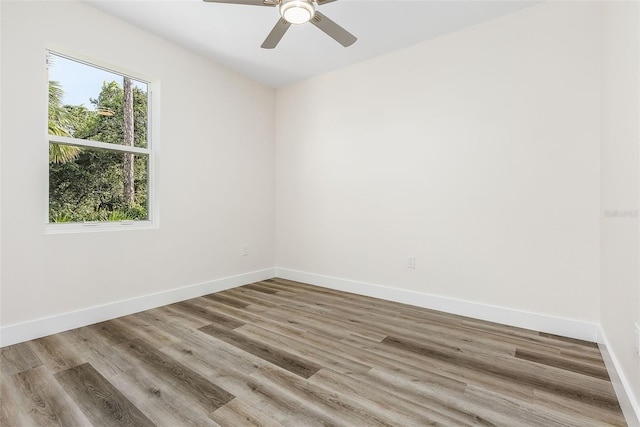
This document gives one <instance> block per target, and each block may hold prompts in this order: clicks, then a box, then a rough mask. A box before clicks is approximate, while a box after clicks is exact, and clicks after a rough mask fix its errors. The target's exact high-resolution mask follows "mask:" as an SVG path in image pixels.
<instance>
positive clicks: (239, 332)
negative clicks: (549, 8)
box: [0, 279, 625, 427]
mask: <svg viewBox="0 0 640 427" xmlns="http://www.w3.org/2000/svg"><path fill="white" fill-rule="evenodd" d="M1 354H2V358H1V361H0V368H1V374H2V384H1V387H2V388H1V394H0V396H1V405H0V409H1V411H0V425H2V426H6V427H9V426H46V425H59V426H152V425H158V426H171V427H176V426H191V425H202V426H216V425H221V426H245V425H261V426H296V427H298V426H315V425H336V426H380V425H384V426H426V425H442V426H466V425H482V426H489V425H500V426H509V427H514V426H544V427H551V426H579V427H585V426H604V425H614V426H624V425H625V421H624V418H623V416H622V413H621V410H620V407H619V405H618V402H617V400H616V397H615V394H614V391H613V388H612V385H611V382H610V381H609V376H608V375H607V371H606V369H605V366H604V363H603V361H602V357H601V355H600V352H599V350H598V347H597V346H596V345H595V344H593V343H589V342H584V341H578V340H572V339H567V338H562V337H557V336H553V335H548V334H543V333H538V332H534V331H529V330H523V329H518V328H512V327H506V326H502V325H498V324H493V323H488V322H483V321H478V320H473V319H469V318H464V317H460V316H454V315H449V314H444V313H440V312H436V311H432V310H426V309H422V308H416V307H412V306H407V305H403V304H398V303H393V302H388V301H383V300H378V299H374V298H368V297H363V296H357V295H353V294H348V293H344V292H338V291H334V290H329V289H324V288H319V287H315V286H310V285H305V284H301V283H296V282H291V281H287V280H281V279H271V280H267V281H264V282H259V283H255V284H252V285H247V286H243V287H240V288H236V289H232V290H228V291H224V292H220V293H216V294H211V295H207V296H204V297H200V298H195V299H192V300H189V301H185V302H182V303H177V304H172V305H169V306H166V307H162V308H157V309H153V310H148V311H145V312H142V313H138V314H134V315H131V316H126V317H122V318H119V319H115V320H111V321H108V322H103V323H99V324H95V325H92V326H87V327H83V328H78V329H74V330H71V331H68V332H64V333H60V334H56V335H51V336H48V337H45V338H41V339H37V340H33V341H29V342H25V343H21V344H17V345H14V346H10V347H5V348H3V349H2V350H1Z"/></svg>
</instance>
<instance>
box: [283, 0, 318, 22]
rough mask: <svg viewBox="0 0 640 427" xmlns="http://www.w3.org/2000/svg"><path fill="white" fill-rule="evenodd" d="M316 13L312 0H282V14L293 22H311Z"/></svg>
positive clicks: (288, 20)
mask: <svg viewBox="0 0 640 427" xmlns="http://www.w3.org/2000/svg"><path fill="white" fill-rule="evenodd" d="M314 14H315V7H314V5H313V1H312V0H282V1H281V2H280V15H281V16H282V18H284V19H285V20H286V21H287V22H289V23H291V24H304V23H305V22H309V21H310V20H311V18H313V15H314Z"/></svg>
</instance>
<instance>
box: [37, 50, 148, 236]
mask: <svg viewBox="0 0 640 427" xmlns="http://www.w3.org/2000/svg"><path fill="white" fill-rule="evenodd" d="M47 67H48V75H49V78H48V85H49V93H48V107H49V108H48V128H49V130H48V144H49V193H48V194H49V203H48V223H49V224H50V225H49V226H48V230H49V231H63V230H78V229H84V228H85V227H87V226H92V227H96V228H97V229H104V228H118V227H121V226H125V225H129V226H130V225H136V224H137V225H151V224H152V223H153V221H154V220H155V218H154V214H153V209H152V197H151V196H152V192H151V189H152V182H151V177H152V169H153V154H154V153H153V150H152V144H151V140H150V138H149V137H150V133H151V132H150V126H149V124H150V114H149V113H150V110H151V108H150V107H151V105H150V104H151V103H150V98H151V97H150V95H151V90H150V83H148V82H146V81H144V80H143V79H139V78H136V77H132V76H130V75H127V74H123V73H118V72H116V71H113V70H109V69H106V68H103V67H99V66H96V65H92V64H90V63H88V62H85V61H80V60H77V59H73V58H71V57H69V56H66V55H63V54H59V53H55V52H52V51H49V52H48V53H47ZM64 224H66V225H64ZM105 225H107V227H105Z"/></svg>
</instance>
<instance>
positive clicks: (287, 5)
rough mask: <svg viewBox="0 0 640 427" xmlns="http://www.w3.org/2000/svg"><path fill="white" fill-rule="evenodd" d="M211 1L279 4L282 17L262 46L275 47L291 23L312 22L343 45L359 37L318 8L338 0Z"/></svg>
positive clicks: (255, 4) (210, 1)
mask: <svg viewBox="0 0 640 427" xmlns="http://www.w3.org/2000/svg"><path fill="white" fill-rule="evenodd" d="M204 1H205V2H209V3H231V4H248V5H251V6H268V7H275V6H278V9H279V10H280V16H281V18H280V19H279V20H278V22H277V23H276V26H275V27H273V30H271V32H270V33H269V35H268V36H267V38H266V39H265V40H264V42H263V43H262V46H261V47H262V48H264V49H273V48H274V47H276V46H277V45H278V43H279V42H280V40H281V39H282V36H284V33H286V32H287V30H288V29H289V27H290V26H291V24H295V25H298V24H305V23H307V22H311V23H312V24H313V25H315V26H316V27H318V28H320V29H321V30H322V31H324V32H325V33H326V34H327V35H328V36H329V37H331V38H333V39H334V40H335V41H337V42H338V43H340V44H341V45H342V46H344V47H347V46H351V45H352V44H353V43H355V41H356V40H357V38H356V37H355V36H354V35H353V34H351V33H350V32H348V31H347V30H345V29H344V28H342V27H341V26H340V25H338V24H336V23H335V22H333V21H332V20H331V19H329V18H327V17H326V16H324V15H323V14H322V13H320V12H318V11H317V10H316V4H317V5H318V6H322V5H323V4H325V3H331V2H332V1H336V0H204Z"/></svg>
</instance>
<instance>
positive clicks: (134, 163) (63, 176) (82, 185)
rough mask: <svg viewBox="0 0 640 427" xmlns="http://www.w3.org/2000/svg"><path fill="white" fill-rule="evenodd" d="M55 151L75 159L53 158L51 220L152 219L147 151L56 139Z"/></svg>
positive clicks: (52, 144) (50, 195)
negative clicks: (63, 142)
mask: <svg viewBox="0 0 640 427" xmlns="http://www.w3.org/2000/svg"><path fill="white" fill-rule="evenodd" d="M68 151H71V153H69V152H68ZM52 152H53V153H54V155H56V153H60V152H63V153H62V154H57V155H58V156H62V157H65V156H66V157H67V158H72V160H66V161H61V162H54V161H50V162H49V222H52V223H53V222H83V221H124V220H147V219H149V216H148V191H147V190H148V188H147V182H148V181H147V177H148V170H149V166H148V160H149V158H148V156H147V155H138V154H135V155H134V154H129V153H120V152H115V151H109V150H98V149H89V148H87V147H77V146H63V145H60V144H54V143H51V144H49V157H50V158H51V157H52ZM128 178H129V179H128Z"/></svg>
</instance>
